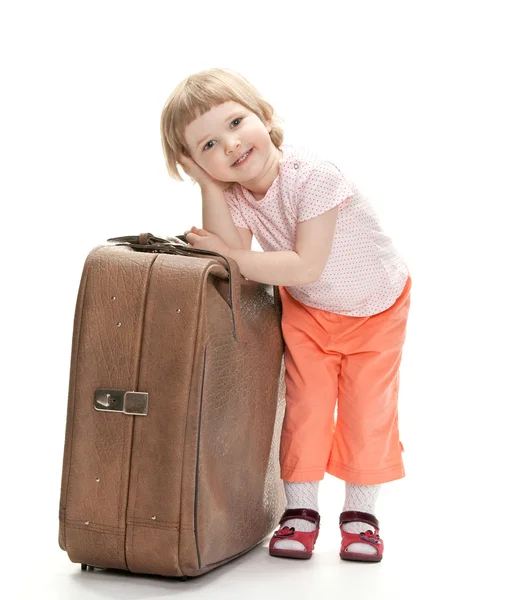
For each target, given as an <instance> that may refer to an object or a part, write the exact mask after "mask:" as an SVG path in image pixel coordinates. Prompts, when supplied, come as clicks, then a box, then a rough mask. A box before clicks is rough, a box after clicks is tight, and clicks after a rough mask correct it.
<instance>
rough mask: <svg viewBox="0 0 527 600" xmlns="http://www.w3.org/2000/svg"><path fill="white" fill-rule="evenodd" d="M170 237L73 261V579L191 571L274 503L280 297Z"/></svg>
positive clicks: (229, 548) (268, 527) (69, 427)
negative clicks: (92, 571) (77, 266)
mask: <svg viewBox="0 0 527 600" xmlns="http://www.w3.org/2000/svg"><path fill="white" fill-rule="evenodd" d="M182 240H183V236H176V237H175V238H159V237H156V236H153V235H152V234H141V235H140V236H127V237H124V238H111V239H110V240H108V241H109V242H118V243H115V244H110V245H102V246H97V247H96V248H94V249H93V250H92V251H91V252H90V253H89V255H88V257H87V259H86V262H85V265H84V270H83V273H82V278H81V282H80V287H79V292H78V297H77V304H76V309H75V320H74V327H73V340H72V352H71V366H70V383H69V395H68V409H67V422H66V434H65V445H64V461H63V470H62V483H61V494H60V509H59V545H60V547H61V548H62V549H63V550H66V551H67V553H68V556H69V558H70V560H71V561H73V562H76V563H81V565H82V568H83V569H86V568H88V566H89V567H101V568H113V569H124V570H128V571H131V572H134V573H149V574H156V575H164V576H173V577H189V576H196V575H201V574H203V573H206V572H207V571H210V570H211V569H214V568H215V567H218V566H220V565H222V564H224V563H226V562H228V561H230V560H232V559H234V558H236V557H238V556H240V555H241V554H243V553H245V552H247V551H248V550H250V549H251V548H254V547H255V546H256V545H257V544H259V543H260V542H261V541H262V540H263V539H264V538H265V537H266V536H267V535H269V534H270V533H271V532H272V530H273V528H275V526H276V525H277V522H278V520H279V518H280V515H281V514H282V511H283V510H284V507H285V496H284V492H283V485H282V482H281V480H280V476H279V465H278V446H279V431H280V426H281V421H282V418H283V411H284V406H285V383H284V363H283V349H284V347H283V338H282V333H281V326H280V320H281V303H280V296H279V293H278V289H277V287H275V286H266V285H264V284H260V283H257V282H253V281H248V280H247V279H246V278H245V277H243V276H241V274H240V271H239V268H238V265H237V263H236V262H235V261H233V260H232V259H228V258H226V257H223V256H221V255H219V254H216V253H213V252H207V251H204V250H198V249H193V248H192V247H190V246H188V245H187V244H186V243H184V242H183V241H182ZM271 289H272V292H273V293H272V294H270V293H269V291H270V290H271Z"/></svg>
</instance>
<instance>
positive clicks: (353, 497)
mask: <svg viewBox="0 0 527 600" xmlns="http://www.w3.org/2000/svg"><path fill="white" fill-rule="evenodd" d="M380 489H381V486H380V485H357V484H355V483H348V482H347V481H346V499H345V501H344V508H343V509H342V512H344V511H348V510H358V511H360V512H367V513H370V514H371V515H374V516H375V502H377V498H378V496H379V491H380ZM342 529H344V531H347V532H348V533H362V532H363V531H367V530H368V529H371V530H373V527H372V526H371V525H368V523H360V522H357V523H345V524H344V525H343V526H342ZM346 551H347V552H360V553H361V554H376V550H375V548H373V547H372V546H370V544H362V543H358V542H357V543H354V544H350V545H349V546H348V547H347V548H346Z"/></svg>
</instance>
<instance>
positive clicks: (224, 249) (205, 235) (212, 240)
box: [185, 227, 231, 256]
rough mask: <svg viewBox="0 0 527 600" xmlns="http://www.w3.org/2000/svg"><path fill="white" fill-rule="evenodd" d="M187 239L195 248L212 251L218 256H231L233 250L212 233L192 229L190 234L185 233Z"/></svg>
mask: <svg viewBox="0 0 527 600" xmlns="http://www.w3.org/2000/svg"><path fill="white" fill-rule="evenodd" d="M185 237H186V239H187V240H188V242H189V244H190V245H191V246H192V247H193V248H198V250H210V251H212V252H217V253H218V254H223V256H229V255H230V252H231V249H230V248H229V246H227V244H226V243H225V242H224V241H223V240H222V239H221V238H220V237H219V236H217V235H216V234H214V233H210V231H207V230H205V229H198V228H197V227H192V228H191V229H189V230H188V232H187V231H185Z"/></svg>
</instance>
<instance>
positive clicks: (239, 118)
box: [203, 117, 243, 150]
mask: <svg viewBox="0 0 527 600" xmlns="http://www.w3.org/2000/svg"><path fill="white" fill-rule="evenodd" d="M242 120H243V117H238V118H236V119H234V121H231V125H232V124H233V123H234V122H235V121H242ZM211 141H212V140H211ZM209 144H210V142H207V143H206V144H205V145H204V146H203V150H208V149H209V148H212V146H209Z"/></svg>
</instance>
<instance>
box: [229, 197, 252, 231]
mask: <svg viewBox="0 0 527 600" xmlns="http://www.w3.org/2000/svg"><path fill="white" fill-rule="evenodd" d="M223 197H224V198H225V201H226V202H227V206H228V207H229V211H230V213H231V217H232V220H233V222H234V224H235V225H236V227H244V228H245V229H250V227H249V225H247V221H246V220H245V218H244V216H243V215H242V213H241V210H240V201H239V200H238V198H236V195H235V194H234V193H233V192H232V191H231V190H224V191H223Z"/></svg>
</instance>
